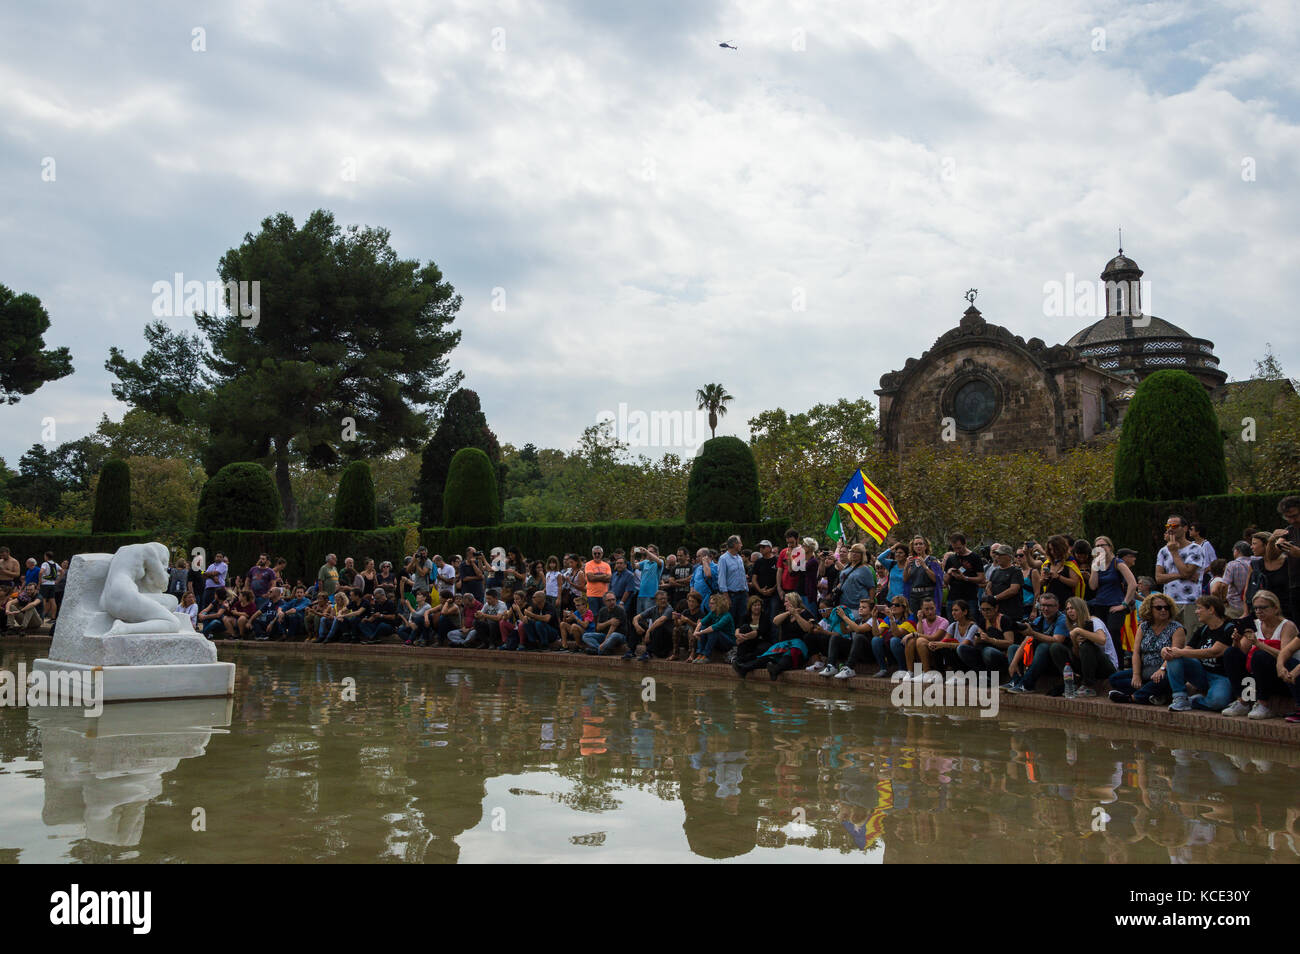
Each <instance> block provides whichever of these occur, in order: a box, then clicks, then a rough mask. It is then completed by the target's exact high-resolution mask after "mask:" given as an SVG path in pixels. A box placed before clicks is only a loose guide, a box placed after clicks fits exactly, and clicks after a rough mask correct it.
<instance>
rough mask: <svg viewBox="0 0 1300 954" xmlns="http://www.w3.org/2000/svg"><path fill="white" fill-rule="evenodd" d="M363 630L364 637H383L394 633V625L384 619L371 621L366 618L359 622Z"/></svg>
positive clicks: (362, 635) (362, 636)
mask: <svg viewBox="0 0 1300 954" xmlns="http://www.w3.org/2000/svg"><path fill="white" fill-rule="evenodd" d="M358 627H359V628H360V630H361V638H362V639H383V638H384V637H386V636H391V635H393V626H392V624H391V623H385V622H383V621H382V620H379V621H376V622H373V623H372V622H370V621H369V620H366V621H365V622H363V623H360V624H358Z"/></svg>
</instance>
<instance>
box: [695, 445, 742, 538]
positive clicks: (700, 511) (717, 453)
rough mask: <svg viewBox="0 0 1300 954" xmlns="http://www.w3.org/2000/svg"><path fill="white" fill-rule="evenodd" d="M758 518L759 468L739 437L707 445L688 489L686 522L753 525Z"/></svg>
mask: <svg viewBox="0 0 1300 954" xmlns="http://www.w3.org/2000/svg"><path fill="white" fill-rule="evenodd" d="M758 517H759V497H758V467H757V465H756V464H755V463H754V453H753V451H751V450H750V449H749V445H748V444H746V443H745V442H744V441H742V440H741V439H740V438H739V437H715V438H713V439H711V440H707V441H705V442H704V446H703V447H701V448H700V453H699V455H698V456H697V457H696V458H695V462H694V464H693V465H692V466H691V479H690V483H689V484H688V485H687V488H686V522H687V523H700V522H703V521H723V522H735V523H752V522H754V521H756V520H758Z"/></svg>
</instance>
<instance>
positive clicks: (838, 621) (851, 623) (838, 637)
mask: <svg viewBox="0 0 1300 954" xmlns="http://www.w3.org/2000/svg"><path fill="white" fill-rule="evenodd" d="M860 545H861V544H859V546H860ZM829 619H830V621H831V623H832V628H831V630H830V636H829V637H828V639H827V644H826V665H825V666H823V667H822V668H821V669H820V670H818V673H817V674H818V675H819V676H824V677H826V678H834V679H852V678H853V677H854V676H856V675H857V671H856V670H854V668H853V660H852V658H851V657H852V656H853V646H854V642H855V639H856V634H858V633H860V632H862V628H866V629H870V628H871V598H870V597H867V596H864V597H862V598H861V599H859V600H858V603H857V608H856V609H852V610H851V609H849V608H848V607H847V606H834V605H832V608H831V611H830V617H829ZM840 660H844V665H842V666H841V665H840Z"/></svg>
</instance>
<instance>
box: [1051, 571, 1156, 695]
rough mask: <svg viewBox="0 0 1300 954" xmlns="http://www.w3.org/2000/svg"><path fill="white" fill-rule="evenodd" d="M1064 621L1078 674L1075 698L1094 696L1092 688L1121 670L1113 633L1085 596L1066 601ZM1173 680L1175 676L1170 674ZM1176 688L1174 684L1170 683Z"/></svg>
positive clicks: (1074, 667) (1071, 654)
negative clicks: (1068, 629) (1094, 613)
mask: <svg viewBox="0 0 1300 954" xmlns="http://www.w3.org/2000/svg"><path fill="white" fill-rule="evenodd" d="M1065 618H1066V620H1067V622H1068V623H1069V624H1070V643H1069V648H1070V650H1071V652H1070V660H1069V661H1070V665H1071V667H1072V668H1073V670H1074V672H1076V673H1077V674H1078V688H1077V689H1076V690H1075V695H1076V696H1084V697H1085V698H1086V697H1089V696H1095V695H1096V694H1097V690H1096V689H1094V688H1093V687H1094V686H1095V685H1096V684H1097V683H1099V682H1101V680H1103V679H1108V678H1110V675H1111V673H1113V672H1115V670H1116V669H1118V668H1119V654H1118V653H1117V652H1116V651H1115V640H1114V638H1113V637H1112V636H1111V633H1110V629H1109V628H1107V626H1106V624H1105V623H1103V622H1102V621H1101V617H1100V616H1093V615H1092V612H1091V609H1090V608H1089V606H1088V602H1087V601H1086V600H1085V599H1084V598H1083V597H1082V596H1072V597H1070V598H1069V599H1068V600H1066V601H1065ZM1170 675H1171V676H1172V675H1173V673H1172V672H1171V673H1170ZM1171 685H1174V683H1171Z"/></svg>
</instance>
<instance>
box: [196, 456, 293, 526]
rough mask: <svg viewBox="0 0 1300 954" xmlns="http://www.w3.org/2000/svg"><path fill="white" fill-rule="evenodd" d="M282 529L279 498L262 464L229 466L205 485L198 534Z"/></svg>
mask: <svg viewBox="0 0 1300 954" xmlns="http://www.w3.org/2000/svg"><path fill="white" fill-rule="evenodd" d="M279 526H280V495H279V493H278V492H277V491H276V489H275V481H274V480H272V479H271V474H270V472H269V471H268V470H267V469H266V468H265V467H263V466H262V465H261V464H255V463H253V462H252V461H241V462H239V463H235V464H227V465H226V466H225V467H222V468H221V469H220V470H219V471H217V472H216V474H215V475H213V477H212V479H211V480H209V481H208V482H207V483H205V484H204V485H203V490H202V491H201V492H200V493H199V514H198V520H197V521H196V526H195V528H194V529H195V530H196V531H197V532H198V533H213V532H215V531H218V530H275V529H277V528H278V527H279Z"/></svg>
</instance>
